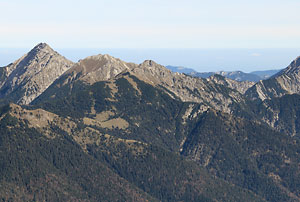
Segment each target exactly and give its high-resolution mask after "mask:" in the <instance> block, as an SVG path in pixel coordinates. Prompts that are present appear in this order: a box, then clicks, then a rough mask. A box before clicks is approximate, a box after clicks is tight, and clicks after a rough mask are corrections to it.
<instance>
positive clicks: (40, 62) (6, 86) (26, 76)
mask: <svg viewBox="0 0 300 202" xmlns="http://www.w3.org/2000/svg"><path fill="white" fill-rule="evenodd" d="M72 65H73V62H71V61H69V60H67V59H66V58H65V57H63V56H61V55H60V54H58V53H57V52H56V51H54V50H53V49H52V48H51V47H50V46H49V45H48V44H46V43H40V44H38V45H36V46H35V47H34V48H33V49H32V50H31V51H29V52H28V53H27V54H26V55H24V56H23V57H21V58H20V59H18V60H17V61H15V62H14V63H12V64H10V65H8V66H6V67H3V70H4V71H3V72H4V76H5V79H3V80H2V81H1V82H0V98H3V97H5V98H8V99H9V100H11V101H13V102H15V103H18V104H29V103H30V102H31V101H32V100H34V99H35V98H36V97H37V96H39V95H40V94H41V93H42V92H44V90H46V89H47V88H48V87H49V86H50V85H51V84H52V83H53V82H54V80H56V79H57V78H58V77H59V76H61V75H62V74H63V73H64V72H65V71H66V70H68V69H69V68H70V67H71V66H72Z"/></svg>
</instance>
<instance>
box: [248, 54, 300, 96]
mask: <svg viewBox="0 0 300 202" xmlns="http://www.w3.org/2000/svg"><path fill="white" fill-rule="evenodd" d="M294 93H296V94H300V57H297V58H296V59H295V60H294V61H292V62H291V64H290V65H289V66H288V67H287V68H285V69H283V70H281V71H280V72H278V73H277V74H275V75H274V76H273V77H271V78H270V79H267V80H263V81H260V82H258V83H256V84H255V85H254V86H253V87H251V88H249V89H248V90H247V92H246V96H247V97H248V98H250V99H253V100H256V99H260V100H262V101H263V100H265V99H271V98H273V97H281V96H283V95H286V94H294Z"/></svg>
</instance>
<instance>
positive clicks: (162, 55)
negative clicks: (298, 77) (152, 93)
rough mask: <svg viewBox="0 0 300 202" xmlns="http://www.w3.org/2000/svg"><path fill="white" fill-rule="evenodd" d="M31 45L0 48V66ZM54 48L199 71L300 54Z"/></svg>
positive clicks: (269, 65) (268, 65)
mask: <svg viewBox="0 0 300 202" xmlns="http://www.w3.org/2000/svg"><path fill="white" fill-rule="evenodd" d="M52 48H53V47H52ZM30 49H31V48H27V49H25V48H19V49H18V48H6V49H3V48H0V66H6V65H8V64H9V63H11V62H14V61H15V60H17V59H18V58H20V57H21V56H23V55H24V54H26V53H27V52H28V51H30ZM53 49H54V50H55V51H57V52H58V53H60V54H61V55H63V56H65V57H66V58H68V59H69V60H71V61H73V62H77V61H78V60H80V59H84V58H85V57H87V56H91V55H97V54H109V55H111V56H113V57H116V58H120V59H121V60H123V61H125V62H134V63H138V64H139V63H142V62H143V61H144V60H149V59H151V60H154V61H155V62H157V63H159V64H162V65H164V66H167V65H172V66H183V67H187V68H192V69H194V70H196V71H198V72H209V71H237V70H240V71H243V72H252V71H262V70H271V69H282V68H285V67H287V66H288V65H289V64H290V62H291V61H292V60H294V59H295V58H296V57H298V56H299V55H300V49H117V48H115V49H104V48H102V49H101V48H99V49H89V48H85V49H84V48H69V49H66V48H65V49H60V48H58V49H55V48H53Z"/></svg>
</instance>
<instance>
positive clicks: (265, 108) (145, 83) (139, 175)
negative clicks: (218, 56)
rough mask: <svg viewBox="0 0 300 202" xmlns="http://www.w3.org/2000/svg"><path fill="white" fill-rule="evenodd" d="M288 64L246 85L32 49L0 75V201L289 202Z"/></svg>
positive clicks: (294, 102) (293, 151)
mask: <svg viewBox="0 0 300 202" xmlns="http://www.w3.org/2000/svg"><path fill="white" fill-rule="evenodd" d="M299 61H300V58H296V59H295V60H294V61H293V62H292V63H291V64H290V65H289V66H288V67H287V68H285V69H283V70H282V71H280V72H278V73H277V74H275V75H273V76H272V77H270V78H268V79H266V80H263V81H258V82H253V81H252V82H250V81H236V80H234V79H230V78H227V77H224V76H223V75H220V74H216V75H210V76H209V77H207V78H200V77H196V76H191V75H188V74H186V73H179V72H176V73H174V72H172V71H171V70H169V69H168V68H166V67H164V66H162V65H159V64H157V63H155V62H154V61H152V60H146V61H144V62H143V63H141V64H134V63H128V62H124V61H122V60H120V59H117V58H114V57H112V56H110V55H101V54H100V55H95V56H90V57H87V58H84V59H82V60H80V61H78V62H77V63H73V62H71V61H69V60H68V59H66V58H64V57H63V56H61V55H60V54H59V53H57V52H55V51H54V50H53V49H52V48H51V47H50V46H49V45H47V44H45V43H41V44H38V45H37V46H36V47H34V48H33V49H32V50H31V51H30V52H29V53H27V54H25V55H24V56H23V57H21V58H20V59H18V60H17V61H15V62H13V63H11V64H9V65H8V66H6V67H1V68H0V82H1V83H0V84H1V85H0V98H1V100H0V106H1V107H0V128H1V130H0V164H1V166H0V187H1V189H0V199H1V200H2V201H172V202H173V201H178V202H179V201H300V191H299V190H300V189H299V187H300V167H299V165H300V144H299V137H300V136H299V135H300V116H299V114H300V108H299V107H298V106H299V103H300V92H299V87H298V86H299V75H298V74H299V71H300V62H299Z"/></svg>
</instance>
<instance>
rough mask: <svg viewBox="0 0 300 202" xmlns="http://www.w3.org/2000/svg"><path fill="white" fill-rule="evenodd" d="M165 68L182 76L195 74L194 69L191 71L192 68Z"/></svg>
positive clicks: (169, 66)
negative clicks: (182, 74)
mask: <svg viewBox="0 0 300 202" xmlns="http://www.w3.org/2000/svg"><path fill="white" fill-rule="evenodd" d="M166 68H168V69H169V70H171V71H172V72H178V73H184V74H191V75H193V74H194V73H197V71H196V70H194V69H192V68H186V67H181V66H171V65H168V66H166Z"/></svg>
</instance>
